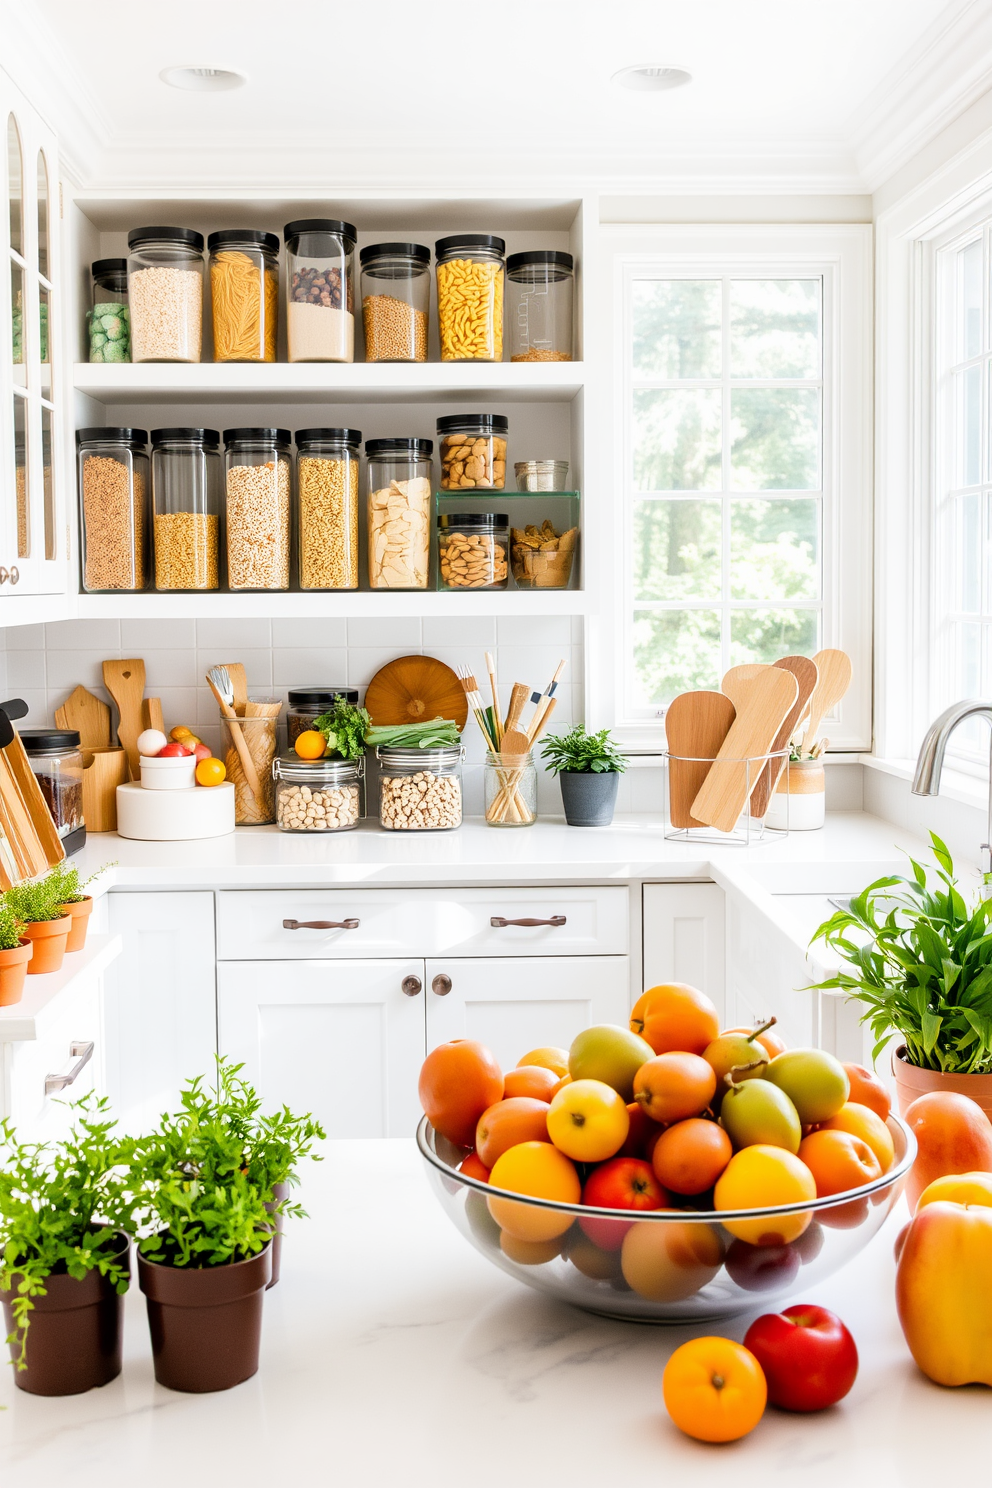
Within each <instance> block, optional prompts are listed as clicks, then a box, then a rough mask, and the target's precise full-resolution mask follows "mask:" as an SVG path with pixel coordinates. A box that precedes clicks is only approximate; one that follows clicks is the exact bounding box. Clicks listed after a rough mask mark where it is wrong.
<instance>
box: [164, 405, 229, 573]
mask: <svg viewBox="0 0 992 1488" xmlns="http://www.w3.org/2000/svg"><path fill="white" fill-rule="evenodd" d="M151 445H152V513H153V516H152V537H153V543H154V549H155V588H156V589H187V590H189V589H194V590H195V589H217V588H219V587H220V557H221V552H220V549H221V540H220V538H221V534H220V488H221V469H220V449H219V446H220V435H219V434H218V433H217V430H216V429H186V428H179V429H153V430H152V433H151Z"/></svg>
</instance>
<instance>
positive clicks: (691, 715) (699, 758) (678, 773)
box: [665, 690, 736, 827]
mask: <svg viewBox="0 0 992 1488" xmlns="http://www.w3.org/2000/svg"><path fill="white" fill-rule="evenodd" d="M735 711H736V710H735V708H734V705H733V703H732V702H731V701H730V698H729V697H726V696H725V695H724V694H723V693H722V692H707V691H703V690H701V691H699V692H683V693H680V694H679V696H678V697H677V698H673V699H672V701H671V702H670V703H669V705H668V708H667V710H666V712H665V737H666V738H667V740H668V754H669V759H668V818H669V821H670V822H671V824H672V826H673V827H701V826H703V825H704V823H703V822H701V821H697V819H696V818H695V817H694V816H693V814H692V810H691V807H692V803H693V801H694V800H695V798H696V795H697V794H698V792H699V790H700V787H701V786H702V784H703V781H704V780H705V779H706V776H707V774H708V773H709V769H710V764H711V762H712V761H713V760H714V759H716V756H717V754H718V753H719V752H720V746H721V745H722V743H723V741H724V739H725V738H726V737H727V733H728V731H729V729H730V725H731V724H732V723H733V721H734V717H735ZM675 755H681V756H683V758H680V759H676V758H673V756H675Z"/></svg>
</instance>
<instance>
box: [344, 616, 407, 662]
mask: <svg viewBox="0 0 992 1488" xmlns="http://www.w3.org/2000/svg"><path fill="white" fill-rule="evenodd" d="M420 627H421V621H420V618H419V616H409V617H401V618H399V619H391V618H383V619H381V620H349V621H348V645H349V647H352V646H395V647H397V648H398V649H397V650H396V651H395V652H394V655H396V656H405V655H406V654H407V653H408V652H410V653H412V652H414V651H419V650H421V647H422V641H421V630H420Z"/></svg>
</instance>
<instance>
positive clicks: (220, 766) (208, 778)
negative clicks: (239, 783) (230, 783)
mask: <svg viewBox="0 0 992 1488" xmlns="http://www.w3.org/2000/svg"><path fill="white" fill-rule="evenodd" d="M195 773H196V783H197V785H221V784H222V783H223V781H224V780H226V779H227V770H226V769H225V768H224V761H223V760H219V759H215V758H214V756H213V755H210V757H209V759H201V760H198V761H197V765H196V772H195Z"/></svg>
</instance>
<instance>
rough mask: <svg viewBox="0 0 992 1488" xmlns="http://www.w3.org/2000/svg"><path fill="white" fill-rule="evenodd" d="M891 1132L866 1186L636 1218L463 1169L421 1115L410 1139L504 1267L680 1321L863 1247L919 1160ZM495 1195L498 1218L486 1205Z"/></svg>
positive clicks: (624, 1313) (724, 1311) (448, 1203)
mask: <svg viewBox="0 0 992 1488" xmlns="http://www.w3.org/2000/svg"><path fill="white" fill-rule="evenodd" d="M888 1128H889V1131H890V1132H891V1133H892V1140H893V1142H894V1144H895V1161H894V1162H893V1164H892V1167H891V1168H890V1169H889V1171H888V1172H887V1173H884V1174H883V1175H882V1177H881V1178H877V1179H875V1181H874V1182H873V1183H867V1184H865V1185H864V1187H862V1188H856V1189H850V1190H849V1191H848V1192H847V1193H844V1194H840V1195H836V1196H835V1197H833V1198H829V1199H814V1200H812V1201H807V1202H805V1203H801V1204H783V1205H779V1206H778V1207H775V1208H767V1209H740V1210H725V1211H723V1212H721V1213H720V1214H716V1213H713V1212H701V1211H699V1210H692V1211H690V1210H681V1209H680V1210H658V1211H655V1212H643V1211H642V1212H641V1213H640V1214H638V1216H637V1218H636V1219H635V1220H633V1221H632V1220H631V1216H630V1213H629V1211H626V1210H623V1209H597V1208H593V1207H592V1206H591V1205H588V1204H562V1203H555V1202H553V1201H551V1200H544V1199H530V1198H525V1197H523V1196H521V1195H518V1194H512V1193H509V1192H508V1191H507V1190H506V1189H494V1188H493V1187H492V1186H491V1185H490V1184H488V1183H483V1182H482V1181H481V1180H479V1179H477V1178H470V1177H468V1175H467V1174H464V1173H459V1172H458V1164H459V1163H460V1162H461V1160H462V1159H463V1157H464V1156H465V1154H464V1152H463V1151H462V1150H461V1148H458V1147H455V1146H454V1145H453V1144H452V1143H450V1142H448V1141H447V1140H446V1139H445V1138H444V1137H441V1136H438V1134H437V1133H436V1132H435V1131H434V1128H433V1127H432V1126H431V1124H430V1122H429V1121H428V1120H427V1118H426V1116H425V1117H424V1118H423V1120H422V1121H421V1123H420V1125H419V1126H418V1128H417V1145H418V1147H419V1148H420V1152H421V1155H422V1156H423V1159H424V1163H425V1165H426V1168H427V1176H428V1179H429V1181H430V1184H431V1187H432V1188H433V1190H434V1192H435V1193H436V1195H437V1197H438V1200H439V1202H440V1204H441V1207H442V1208H443V1209H444V1211H445V1213H446V1214H447V1215H448V1217H449V1219H450V1220H451V1222H452V1224H454V1225H455V1226H456V1228H457V1229H459V1230H460V1231H461V1232H462V1234H463V1235H464V1236H465V1238H466V1240H468V1241H469V1242H470V1243H471V1244H472V1245H474V1246H475V1248H476V1250H479V1251H481V1252H482V1254H483V1255H484V1256H487V1257H488V1259H489V1260H491V1261H492V1262H493V1264H494V1265H496V1266H499V1267H500V1269H501V1270H503V1271H506V1272H508V1273H509V1274H510V1275H511V1276H515V1277H516V1278H517V1280H518V1281H522V1282H525V1283H526V1285H527V1286H531V1287H534V1288H536V1290H537V1291H539V1292H546V1293H547V1294H548V1295H549V1296H552V1297H557V1298H559V1299H560V1300H561V1301H562V1302H571V1303H572V1304H573V1305H574V1306H576V1307H584V1308H585V1309H586V1311H587V1312H598V1313H600V1314H602V1316H604V1317H613V1318H626V1319H630V1320H631V1321H634V1322H641V1323H687V1322H703V1321H705V1320H707V1319H709V1318H719V1317H731V1316H733V1315H734V1314H735V1313H738V1312H747V1311H749V1310H751V1309H753V1308H754V1307H755V1306H758V1305H760V1306H764V1305H765V1304H767V1303H774V1302H777V1301H778V1300H779V1299H780V1298H783V1297H785V1296H787V1295H788V1294H789V1293H790V1292H792V1291H794V1289H795V1287H796V1286H797V1284H798V1283H799V1280H800V1276H801V1277H802V1282H803V1285H804V1286H812V1285H813V1284H814V1283H815V1282H818V1281H822V1280H823V1278H824V1277H825V1276H830V1275H831V1274H832V1273H833V1272H834V1271H838V1270H839V1269H840V1267H841V1266H843V1265H845V1264H846V1263H847V1262H848V1261H849V1260H850V1259H851V1257H852V1256H855V1255H857V1254H858V1252H859V1251H861V1250H863V1249H864V1247H865V1246H866V1245H867V1244H868V1241H869V1240H871V1238H872V1237H873V1236H874V1235H875V1234H877V1233H878V1231H879V1229H880V1228H881V1226H882V1225H883V1223H884V1222H885V1219H886V1217H887V1216H888V1214H889V1213H890V1211H891V1209H892V1207H893V1205H894V1204H895V1202H896V1200H897V1199H898V1197H899V1195H900V1193H901V1192H902V1188H903V1184H904V1182H905V1180H906V1175H907V1173H908V1172H909V1170H910V1168H911V1167H912V1165H913V1159H914V1158H915V1156H916V1140H915V1138H914V1137H913V1134H912V1132H911V1131H910V1130H909V1127H908V1126H906V1124H905V1122H904V1121H901V1120H900V1118H899V1117H898V1116H890V1117H889V1119H888ZM491 1198H495V1204H494V1208H495V1209H496V1210H497V1213H498V1214H499V1216H500V1218H501V1219H502V1220H503V1225H502V1226H501V1225H500V1223H498V1222H497V1220H496V1219H495V1218H494V1217H493V1214H492V1212H491V1210H490V1205H489V1200H490V1199H491ZM582 1221H585V1224H584V1225H583V1223H582ZM507 1224H509V1225H510V1226H511V1228H512V1233H511V1230H509V1229H507V1228H506V1227H505V1226H506V1225H507ZM766 1226H767V1229H766V1228H765V1227H766ZM556 1230H557V1231H558V1233H557V1234H551V1232H553V1231H556ZM590 1230H591V1231H592V1236H590V1234H589V1231H590ZM772 1230H775V1231H777V1232H778V1233H777V1239H776V1242H775V1243H770V1244H769V1243H758V1244H755V1243H752V1241H753V1239H754V1238H755V1236H756V1235H758V1234H765V1235H766V1234H768V1233H769V1232H771V1231H772ZM549 1234H551V1238H548V1235H549ZM525 1235H529V1236H530V1237H531V1238H529V1239H524V1238H523V1237H524V1236H525ZM784 1235H789V1237H790V1238H788V1239H787V1240H783V1238H782V1237H783V1236H784ZM745 1236H750V1237H751V1238H750V1239H748V1238H744V1237H745ZM535 1237H536V1238H535Z"/></svg>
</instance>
